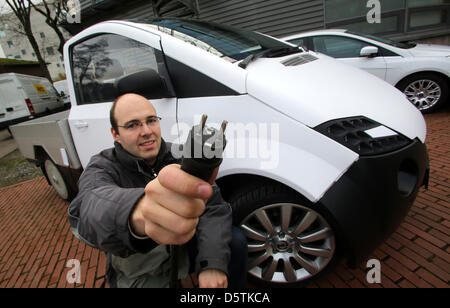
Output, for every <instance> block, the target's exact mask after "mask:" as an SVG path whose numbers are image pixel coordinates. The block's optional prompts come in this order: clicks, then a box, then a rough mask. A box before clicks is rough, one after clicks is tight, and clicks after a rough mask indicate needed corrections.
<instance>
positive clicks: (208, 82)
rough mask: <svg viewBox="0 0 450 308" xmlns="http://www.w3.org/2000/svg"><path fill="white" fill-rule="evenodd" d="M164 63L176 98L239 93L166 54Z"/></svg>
mask: <svg viewBox="0 0 450 308" xmlns="http://www.w3.org/2000/svg"><path fill="white" fill-rule="evenodd" d="M166 64H167V70H168V71H169V75H170V79H171V81H172V84H173V87H174V89H175V93H176V95H177V97H178V98H188V97H208V96H231V95H239V93H238V92H236V91H234V90H232V89H230V88H229V87H227V86H225V85H224V84H222V83H220V82H218V81H217V80H214V79H212V78H210V77H209V76H206V75H205V74H202V73H200V72H199V71H197V70H195V69H193V68H191V67H189V66H187V65H185V64H183V63H181V62H178V61H177V60H174V59H172V58H170V57H168V56H166Z"/></svg>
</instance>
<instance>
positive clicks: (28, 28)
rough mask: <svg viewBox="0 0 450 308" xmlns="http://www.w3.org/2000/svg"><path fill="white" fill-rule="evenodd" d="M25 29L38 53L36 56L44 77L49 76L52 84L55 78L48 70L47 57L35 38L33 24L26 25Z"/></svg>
mask: <svg viewBox="0 0 450 308" xmlns="http://www.w3.org/2000/svg"><path fill="white" fill-rule="evenodd" d="M24 30H25V33H26V34H27V37H28V40H29V41H30V44H31V47H33V50H34V53H35V54H36V57H37V59H38V61H39V66H40V68H41V71H42V73H43V74H44V77H45V78H47V79H48V80H49V81H50V83H51V84H53V80H52V77H51V75H50V72H49V70H48V67H47V64H46V62H45V59H44V58H43V57H42V54H41V50H40V49H39V44H38V42H37V41H36V39H35V38H34V36H33V32H32V31H31V26H25V27H24Z"/></svg>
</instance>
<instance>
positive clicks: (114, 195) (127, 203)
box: [69, 158, 157, 257]
mask: <svg viewBox="0 0 450 308" xmlns="http://www.w3.org/2000/svg"><path fill="white" fill-rule="evenodd" d="M109 172H113V171H111V170H109V169H105V168H102V167H101V166H100V165H99V164H98V163H97V162H96V159H95V158H94V159H93V160H92V161H91V163H90V164H89V166H88V167H87V168H86V169H85V171H84V172H83V174H82V175H81V177H80V180H79V192H78V195H77V196H76V198H75V199H74V200H73V201H72V203H71V204H70V206H69V222H70V225H71V228H72V232H73V233H74V234H75V236H77V237H78V238H79V239H80V240H82V241H84V242H86V243H87V244H88V245H90V246H93V247H95V248H98V249H101V250H103V251H106V252H110V253H112V254H114V255H118V256H121V257H127V256H129V255H131V254H133V253H136V252H142V253H145V252H147V251H150V250H151V249H152V248H154V247H156V245H157V244H156V243H155V242H154V241H152V240H151V239H147V240H137V239H135V238H134V237H132V235H131V233H130V232H129V229H128V219H129V216H130V214H131V211H132V210H133V208H134V206H135V205H136V203H137V202H138V201H139V199H140V198H141V197H142V196H144V188H123V187H119V186H118V185H117V184H116V183H115V181H114V177H113V176H112V175H111V174H110V173H109Z"/></svg>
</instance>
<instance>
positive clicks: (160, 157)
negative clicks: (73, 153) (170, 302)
mask: <svg viewBox="0 0 450 308" xmlns="http://www.w3.org/2000/svg"><path fill="white" fill-rule="evenodd" d="M110 120H111V126H112V128H111V133H112V135H113V138H114V141H115V143H114V148H112V149H107V150H104V151H102V152H101V153H100V154H98V155H95V156H93V157H92V159H91V161H90V162H89V164H88V166H87V167H86V169H85V170H84V172H83V174H82V176H81V177H80V180H79V193H78V195H77V197H76V198H75V199H74V200H73V201H72V203H71V204H70V207H69V220H70V223H71V227H72V231H73V232H74V234H75V235H76V236H77V237H78V238H80V239H82V240H83V241H85V242H86V243H88V244H89V245H91V246H93V247H96V248H99V249H101V250H104V251H105V252H106V254H107V258H108V265H107V267H108V268H107V278H108V283H109V285H110V286H111V287H166V286H168V284H169V280H170V279H169V278H170V277H169V276H170V262H169V249H168V246H167V245H183V246H182V249H181V256H180V258H179V263H178V274H179V276H178V278H184V277H186V276H187V274H188V270H189V263H190V262H189V259H191V265H192V260H193V259H194V257H193V255H194V254H196V261H195V270H196V271H197V273H198V280H199V286H200V287H227V286H232V287H245V275H246V248H247V247H246V242H245V236H243V235H242V233H240V232H239V231H237V230H236V229H233V232H232V226H231V208H230V206H229V204H228V203H226V202H225V201H224V200H223V199H222V197H221V195H220V190H219V188H218V186H217V185H216V184H213V185H212V186H211V185H210V184H209V183H206V182H205V181H203V180H201V179H199V178H196V177H194V176H192V175H190V174H188V173H186V172H184V171H182V170H181V169H180V165H179V164H178V163H179V162H180V161H179V160H177V159H175V158H174V157H173V156H172V154H171V152H170V148H171V145H170V144H169V143H166V142H165V141H164V140H163V139H162V138H161V128H160V125H159V120H160V118H158V116H157V114H156V110H155V108H154V107H153V105H152V104H151V103H150V102H149V101H148V100H147V99H146V98H145V97H142V96H140V95H136V94H125V95H122V96H120V97H119V98H118V99H116V101H115V102H114V104H113V106H112V108H111V112H110ZM185 244H187V245H185ZM230 245H231V249H230ZM188 247H189V248H190V249H188ZM189 256H190V258H189ZM230 259H231V261H230ZM191 267H192V266H191Z"/></svg>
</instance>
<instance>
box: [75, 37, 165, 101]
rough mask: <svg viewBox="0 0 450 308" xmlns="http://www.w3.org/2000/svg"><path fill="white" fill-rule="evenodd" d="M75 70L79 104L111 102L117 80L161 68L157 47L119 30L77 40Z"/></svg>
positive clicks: (115, 95) (114, 96) (114, 94)
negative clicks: (156, 54) (127, 35)
mask: <svg viewBox="0 0 450 308" xmlns="http://www.w3.org/2000/svg"><path fill="white" fill-rule="evenodd" d="M72 68H73V69H72V71H73V80H74V87H75V92H76V93H77V100H78V104H79V105H83V104H92V103H100V102H111V101H113V100H114V99H115V98H116V97H117V94H118V93H116V91H117V90H116V88H115V86H114V84H115V82H116V81H117V80H118V79H119V78H121V77H123V76H127V75H129V74H132V73H136V72H139V71H143V70H146V69H153V70H155V71H157V72H158V65H157V61H156V57H155V50H154V49H153V48H151V47H149V46H147V45H145V44H143V43H141V42H138V41H135V40H132V39H129V38H127V37H123V36H120V35H116V34H103V35H99V36H96V37H93V38H90V39H88V40H85V41H83V42H81V43H80V44H77V45H75V46H74V48H73V52H72Z"/></svg>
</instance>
